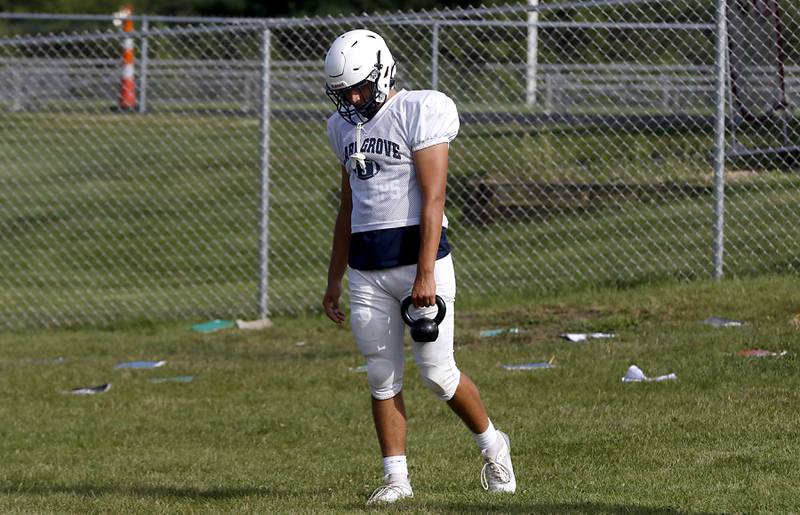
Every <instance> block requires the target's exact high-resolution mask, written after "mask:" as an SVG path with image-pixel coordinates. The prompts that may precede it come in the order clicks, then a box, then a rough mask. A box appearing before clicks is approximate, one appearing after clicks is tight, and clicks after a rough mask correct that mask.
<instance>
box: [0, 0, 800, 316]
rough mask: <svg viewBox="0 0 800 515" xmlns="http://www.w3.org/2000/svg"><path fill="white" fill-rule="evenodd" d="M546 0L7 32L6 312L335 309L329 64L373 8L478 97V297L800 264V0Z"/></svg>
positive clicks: (462, 168) (464, 280) (469, 148)
mask: <svg viewBox="0 0 800 515" xmlns="http://www.w3.org/2000/svg"><path fill="white" fill-rule="evenodd" d="M530 4H531V5H521V6H517V5H514V6H506V7H496V8H480V9H468V10H443V11H434V12H422V13H395V14H389V15H384V16H363V17H341V18H331V17H328V18H313V19H286V20H224V19H221V20H220V19H178V18H166V17H149V18H143V17H134V22H135V23H136V27H135V29H134V30H135V32H132V33H122V32H121V31H120V30H119V29H114V28H109V29H108V30H86V31H81V32H69V33H59V34H50V35H35V34H34V35H31V34H22V35H19V34H17V35H16V36H14V37H6V38H3V39H0V120H2V123H1V124H0V242H2V244H0V258H1V259H0V327H2V328H12V329H13V328H21V327H27V326H40V325H73V324H104V323H109V322H113V321H119V320H136V319H164V320H166V319H199V318H207V317H215V318H217V317H218V318H245V319H247V318H258V317H261V316H265V315H267V314H270V315H275V314H296V313H301V312H309V311H311V312H313V311H318V310H319V308H318V306H319V301H320V299H321V295H322V292H323V290H324V286H325V280H326V271H327V262H328V255H329V252H330V242H331V235H332V228H333V222H334V217H335V214H336V210H337V206H338V179H339V171H338V164H337V162H336V160H335V158H334V156H333V153H332V151H331V150H330V149H329V148H328V143H327V138H326V131H325V124H326V119H327V117H328V116H329V115H330V113H331V112H332V111H333V106H332V105H331V104H330V103H329V101H328V99H327V98H326V96H325V94H324V78H323V74H322V60H323V58H324V55H325V51H326V50H327V47H328V45H329V44H330V43H331V42H332V41H333V39H334V38H335V37H336V36H338V35H339V34H341V33H342V32H344V31H346V30H349V29H352V28H360V27H367V28H371V29H373V30H376V31H377V32H379V33H381V34H382V35H383V36H384V37H385V38H386V40H387V42H388V43H389V45H390V48H392V50H393V53H394V55H395V58H396V59H397V61H398V87H400V88H407V89H428V88H435V89H439V90H441V91H443V92H445V93H447V94H448V95H450V96H451V97H452V98H453V99H454V100H455V102H456V105H457V106H458V108H459V112H460V117H461V122H462V128H461V133H460V134H459V136H458V138H456V140H455V141H454V143H453V144H452V146H451V166H450V176H449V182H448V200H447V214H448V217H449V218H450V221H451V227H450V230H449V231H448V237H449V238H450V239H451V242H452V245H453V248H454V259H455V262H456V266H457V277H458V281H459V290H460V292H461V295H464V296H473V297H479V296H481V295H484V294H502V293H508V294H521V295H524V294H526V293H536V292H542V291H557V290H562V289H568V288H582V287H586V286H591V285H597V284H629V283H637V282H641V281H650V280H662V279H667V280H692V279H696V278H705V277H709V276H712V275H713V276H721V275H722V274H723V273H724V274H725V275H733V276H736V275H747V274H759V273H764V272H795V273H796V272H797V271H798V270H799V269H800V258H799V257H798V255H800V253H798V244H800V233H798V231H797V227H798V226H800V210H798V209H797V198H798V195H797V191H798V186H800V178H798V176H797V173H796V168H797V166H798V162H797V161H798V160H797V157H798V156H800V127H798V123H797V116H798V114H800V113H799V112H798V108H797V102H798V100H800V56H799V55H798V54H799V53H800V8H799V7H798V6H797V5H795V4H794V3H791V2H789V1H787V0H727V1H724V0H718V2H717V5H716V6H714V5H709V2H707V1H700V0H669V1H646V0H639V1H632V0H596V1H590V2H573V3H560V4H554V3H553V4H551V3H549V2H548V3H541V4H538V5H537V1H536V0H530ZM720 13H725V14H722V15H721V14H720ZM0 18H1V17H0ZM5 18H6V26H7V27H8V26H11V25H13V24H14V23H17V22H18V21H19V20H22V19H24V18H25V17H24V15H6V16H5ZM53 18H54V19H56V18H58V17H55V16H54V17H53ZM39 19H41V16H40V18H39ZM102 20H105V23H107V24H109V25H110V23H108V22H110V19H108V18H103V17H83V18H81V19H80V21H82V22H95V23H99V22H100V21H102ZM26 23H30V20H27V21H26ZM18 32H19V31H18ZM126 39H130V40H131V42H132V43H133V44H132V47H133V50H134V55H135V57H134V68H133V71H134V74H133V77H134V87H135V91H136V98H135V104H134V105H128V104H125V103H124V102H122V97H121V96H120V91H121V74H122V67H123V60H122V55H123V46H125V40H126ZM129 46H131V45H129Z"/></svg>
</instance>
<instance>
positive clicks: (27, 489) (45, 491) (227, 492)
mask: <svg viewBox="0 0 800 515" xmlns="http://www.w3.org/2000/svg"><path fill="white" fill-rule="evenodd" d="M271 493H273V492H272V491H271V490H270V489H269V488H267V487H263V488H252V487H251V488H207V489H206V488H190V487H184V488H182V487H179V486H123V485H86V484H78V485H54V484H46V485H44V484H34V485H26V484H21V485H16V486H15V485H3V486H0V494H4V495H13V494H17V495H30V494H33V495H55V494H72V495H79V496H92V497H96V496H98V495H123V496H131V497H154V498H175V499H232V498H237V497H247V496H251V495H269V494H271Z"/></svg>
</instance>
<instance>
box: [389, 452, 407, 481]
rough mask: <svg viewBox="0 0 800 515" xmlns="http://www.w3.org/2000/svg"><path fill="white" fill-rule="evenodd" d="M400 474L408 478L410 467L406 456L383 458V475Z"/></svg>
mask: <svg viewBox="0 0 800 515" xmlns="http://www.w3.org/2000/svg"><path fill="white" fill-rule="evenodd" d="M389 474H399V475H401V476H405V477H408V465H407V464H406V457H405V456H387V457H385V458H383V475H384V476H388V475H389Z"/></svg>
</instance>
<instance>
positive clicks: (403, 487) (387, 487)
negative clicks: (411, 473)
mask: <svg viewBox="0 0 800 515" xmlns="http://www.w3.org/2000/svg"><path fill="white" fill-rule="evenodd" d="M383 480H384V484H382V485H381V486H379V487H378V488H376V489H375V491H374V492H372V495H370V496H369V499H367V504H380V503H387V504H389V503H393V502H397V501H399V500H400V499H405V498H411V497H414V492H413V491H412V490H411V483H410V482H409V481H408V476H402V475H400V474H387V475H386V476H384V478H383Z"/></svg>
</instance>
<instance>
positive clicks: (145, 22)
mask: <svg viewBox="0 0 800 515" xmlns="http://www.w3.org/2000/svg"><path fill="white" fill-rule="evenodd" d="M149 30H150V20H149V19H148V18H147V16H142V33H143V34H144V35H143V36H142V57H141V60H140V64H139V66H140V68H139V112H140V113H146V112H147V68H148V65H149V64H150V56H149V54H148V51H149V48H150V42H149V38H148V37H147V31H149Z"/></svg>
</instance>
